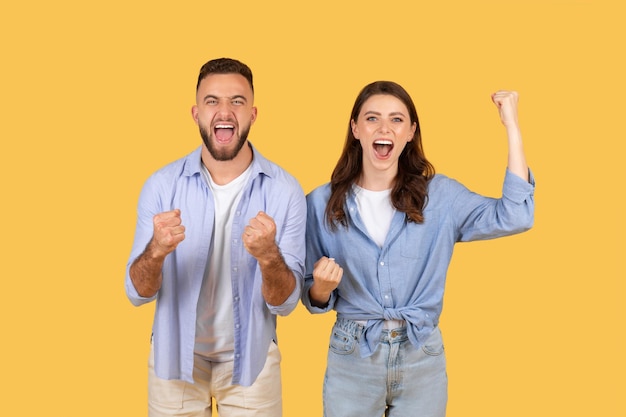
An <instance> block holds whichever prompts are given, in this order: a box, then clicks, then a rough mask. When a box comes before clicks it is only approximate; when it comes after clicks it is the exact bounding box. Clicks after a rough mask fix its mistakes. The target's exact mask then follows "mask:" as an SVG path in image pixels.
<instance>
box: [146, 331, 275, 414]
mask: <svg viewBox="0 0 626 417" xmlns="http://www.w3.org/2000/svg"><path fill="white" fill-rule="evenodd" d="M280 360H281V355H280V351H279V350H278V346H276V344H275V343H271V344H270V349H269V352H268V354H267V360H266V361H265V366H264V368H263V370H262V371H261V373H260V374H259V376H258V377H257V379H256V381H255V382H254V384H252V386H250V387H243V386H240V385H232V384H231V378H232V374H233V362H222V363H220V362H208V361H206V360H204V359H202V358H201V357H199V356H197V355H196V357H195V362H194V372H193V377H194V381H195V384H190V383H188V382H185V381H181V380H164V379H161V378H159V377H157V376H156V375H155V373H154V353H153V352H152V350H151V352H150V361H149V374H148V410H149V412H148V416H149V417H166V416H167V417H171V416H176V417H211V407H212V401H213V399H215V403H216V408H217V412H218V414H219V417H252V416H254V417H280V416H282V386H281V379H280Z"/></svg>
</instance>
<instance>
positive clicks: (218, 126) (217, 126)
mask: <svg viewBox="0 0 626 417" xmlns="http://www.w3.org/2000/svg"><path fill="white" fill-rule="evenodd" d="M215 128H216V129H233V128H234V127H233V125H216V126H215Z"/></svg>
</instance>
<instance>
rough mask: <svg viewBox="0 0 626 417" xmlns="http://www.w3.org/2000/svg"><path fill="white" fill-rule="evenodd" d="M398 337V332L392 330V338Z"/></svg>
mask: <svg viewBox="0 0 626 417" xmlns="http://www.w3.org/2000/svg"><path fill="white" fill-rule="evenodd" d="M396 336H398V332H396V331H395V330H392V331H391V337H393V338H395V337H396Z"/></svg>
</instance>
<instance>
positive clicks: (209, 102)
mask: <svg viewBox="0 0 626 417" xmlns="http://www.w3.org/2000/svg"><path fill="white" fill-rule="evenodd" d="M206 104H208V105H209V106H214V105H216V104H217V100H207V101H206Z"/></svg>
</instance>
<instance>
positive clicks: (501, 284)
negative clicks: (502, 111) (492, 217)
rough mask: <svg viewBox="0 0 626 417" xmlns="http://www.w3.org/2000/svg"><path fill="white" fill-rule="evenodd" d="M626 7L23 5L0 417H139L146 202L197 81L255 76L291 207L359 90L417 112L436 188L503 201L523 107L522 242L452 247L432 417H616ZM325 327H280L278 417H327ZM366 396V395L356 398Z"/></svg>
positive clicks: (578, 2)
mask: <svg viewBox="0 0 626 417" xmlns="http://www.w3.org/2000/svg"><path fill="white" fill-rule="evenodd" d="M619 4H621V2H620V1H614V2H611V1H608V0H544V1H539V0H532V1H531V0H500V1H497V0H474V1H464V0H463V1H460V0H450V1H421V0H411V1H408V0H406V1H403V0H398V1H395V2H393V1H392V2H388V1H376V2H372V1H368V0H358V1H356V0H355V1H345V2H342V1H338V0H333V1H329V0H316V1H311V2H297V1H283V2H273V1H259V0H255V1H238V2H228V1H221V2H211V1H180V2H173V1H144V0H136V1H120V0H110V1H107V2H85V1H70V0H60V1H40V0H36V1H32V2H19V3H18V2H11V3H9V2H5V3H3V5H2V7H0V39H1V40H0V42H1V45H2V47H1V51H2V54H1V63H2V64H1V67H0V74H1V77H0V138H1V139H2V152H1V157H0V158H1V160H0V170H1V172H0V178H1V181H2V183H1V184H2V204H1V206H0V213H1V218H2V224H3V226H2V227H1V228H0V231H1V236H2V238H1V242H2V243H1V245H2V250H1V251H0V254H1V255H0V256H1V257H2V269H1V272H0V274H1V277H2V281H1V283H2V285H1V286H0V294H1V298H2V301H1V302H0V323H1V331H2V342H1V344H0V372H1V378H0V381H1V382H0V384H2V387H1V390H0V396H1V398H2V401H1V402H2V405H1V406H0V407H1V409H0V414H2V415H4V416H25V415H28V416H39V415H41V416H50V417H57V416H58V417H74V416H76V417H84V416H92V417H93V416H142V415H146V397H147V394H146V384H147V381H146V380H147V377H146V364H147V355H148V347H149V346H148V340H149V335H150V326H151V322H152V314H153V306H152V305H151V306H144V307H142V308H134V307H132V306H131V304H130V303H129V302H128V301H127V299H126V297H125V294H124V290H123V279H124V268H125V265H126V261H127V257H128V254H129V251H130V246H131V242H132V237H133V232H134V222H135V208H136V202H137V197H138V194H139V190H140V187H141V185H142V184H143V182H144V180H145V179H146V178H147V176H148V175H149V174H151V173H152V172H153V171H154V170H156V169H157V168H159V167H161V166H163V165H164V164H166V163H168V162H170V161H172V160H174V159H176V158H178V157H181V156H183V155H185V154H187V153H188V152H190V151H191V150H192V149H194V148H195V147H196V146H198V144H199V143H200V139H199V136H198V133H197V130H196V126H195V125H194V123H193V121H192V119H191V116H190V107H191V105H192V104H193V101H194V89H195V81H196V79H195V78H196V75H197V71H198V69H199V67H200V66H201V65H202V64H203V63H204V62H205V61H206V60H208V59H210V58H215V57H219V56H229V57H234V58H238V59H241V60H242V61H244V62H246V63H247V64H249V65H250V66H251V68H252V69H253V72H254V75H255V87H256V93H257V94H256V105H257V106H258V108H259V118H258V121H257V123H256V124H255V126H254V127H253V130H252V133H251V140H252V141H253V142H254V144H255V145H256V146H257V147H258V148H259V149H260V150H261V151H262V152H263V153H264V154H265V156H267V157H269V158H271V159H273V160H274V161H276V162H278V163H279V164H281V165H282V166H284V167H285V168H286V169H287V170H289V171H290V172H291V173H292V174H294V175H295V176H296V177H297V178H298V179H299V180H300V181H301V184H302V186H303V188H304V189H305V191H307V192H308V191H310V190H311V189H312V188H313V187H314V186H316V185H319V184H321V183H323V182H325V181H327V180H328V178H329V175H330V172H331V170H332V167H333V166H334V163H335V161H336V159H337V157H338V155H339V152H340V149H341V146H342V144H343V140H344V135H345V131H346V128H347V123H348V117H349V111H350V108H351V106H352V103H353V100H354V98H355V97H356V94H357V92H358V90H359V89H360V88H361V87H362V86H363V85H365V84H366V83H369V82H371V81H374V80H377V79H391V80H394V81H397V82H399V83H401V84H402V85H404V86H405V87H406V88H407V90H408V91H409V92H410V93H411V94H412V96H413V97H414V100H415V102H416V105H417V108H418V113H419V115H420V120H421V126H422V133H423V139H424V146H425V150H426V154H427V156H428V157H429V159H430V160H431V161H432V162H433V163H434V165H435V167H436V168H437V170H438V172H441V173H445V174H447V175H449V176H451V177H455V178H457V179H459V180H460V181H462V182H463V183H465V184H466V185H467V186H468V187H470V188H472V189H473V190H475V191H477V192H480V193H483V194H488V195H494V196H498V195H499V193H500V188H501V182H502V177H503V173H504V167H505V163H506V146H505V139H504V130H503V128H502V126H501V125H500V122H499V120H498V116H497V113H496V110H495V108H494V107H493V105H492V103H491V102H490V99H489V96H490V94H491V93H492V92H493V91H495V90H496V89H500V88H503V89H516V90H518V91H519V93H520V119H521V123H522V130H523V135H524V140H525V147H526V151H527V157H528V160H529V163H530V165H531V166H532V169H533V170H534V173H535V175H536V177H537V191H536V223H535V227H534V228H533V229H532V230H531V231H530V232H528V233H526V234H523V235H519V236H514V237H510V238H505V239H500V240H496V241H490V242H477V243H472V244H461V245H458V246H457V250H456V252H455V257H454V259H453V262H452V265H451V267H450V272H449V277H448V285H447V293H446V298H445V307H444V313H443V316H442V322H441V327H442V330H443V334H444V339H445V343H446V350H447V358H448V374H449V378H450V391H449V393H450V400H449V406H448V416H450V417H461V416H462V417H466V416H481V417H488V416H498V417H500V416H509V417H513V416H535V417H539V416H603V417H614V416H615V417H616V416H623V415H626V406H625V404H624V401H623V398H624V394H625V392H626V389H625V381H624V374H625V373H626V369H625V367H624V360H623V357H624V354H625V353H626V349H625V348H626V345H625V336H624V333H625V330H626V329H625V327H624V325H625V320H624V319H625V313H626V310H625V307H624V306H625V304H626V302H625V301H626V300H625V284H624V279H625V278H626V276H625V275H626V274H625V268H624V255H625V250H624V249H625V245H624V242H623V237H624V234H625V233H626V229H625V222H624V220H623V216H624V208H623V207H624V206H623V204H624V203H623V195H622V194H623V192H624V180H625V179H626V178H625V175H624V169H623V163H624V162H623V158H624V147H623V143H624V139H626V137H625V134H624V120H625V118H624V117H625V116H624V111H625V110H626V106H625V105H624V97H625V95H626V94H625V93H626V91H625V88H624V87H625V85H624V73H625V72H626V71H625V70H626V68H625V66H624V40H625V39H626V36H625V34H626V32H625V30H624V18H625V13H624V11H623V9H622V8H621V7H620V6H618V5H619ZM333 317H334V315H332V314H328V315H325V316H311V315H309V314H308V313H307V312H305V310H304V309H303V308H301V307H298V309H297V310H296V312H295V313H294V314H292V315H291V316H289V317H287V318H284V319H280V320H279V338H280V343H281V348H282V352H283V384H284V408H285V416H286V417H296V416H297V417H309V416H311V417H312V416H320V415H321V386H322V377H323V372H324V367H325V355H326V346H327V339H328V333H329V330H330V325H331V323H332V320H333ZM355 383H356V384H358V382H355Z"/></svg>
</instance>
